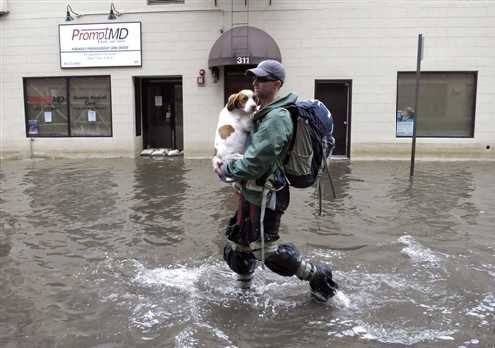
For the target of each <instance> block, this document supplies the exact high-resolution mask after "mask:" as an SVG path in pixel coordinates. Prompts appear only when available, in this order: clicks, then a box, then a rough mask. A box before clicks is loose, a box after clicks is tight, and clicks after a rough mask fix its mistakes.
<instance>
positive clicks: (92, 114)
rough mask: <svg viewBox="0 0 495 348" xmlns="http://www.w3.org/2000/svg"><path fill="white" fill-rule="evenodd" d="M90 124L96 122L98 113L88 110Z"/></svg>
mask: <svg viewBox="0 0 495 348" xmlns="http://www.w3.org/2000/svg"><path fill="white" fill-rule="evenodd" d="M88 122H96V111H94V110H88Z"/></svg>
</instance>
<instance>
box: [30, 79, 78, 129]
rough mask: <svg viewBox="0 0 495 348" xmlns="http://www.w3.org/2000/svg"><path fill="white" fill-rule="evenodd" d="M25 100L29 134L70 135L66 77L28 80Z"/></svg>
mask: <svg viewBox="0 0 495 348" xmlns="http://www.w3.org/2000/svg"><path fill="white" fill-rule="evenodd" d="M25 102H26V116H27V117H26V126H27V134H28V136H30V137H36V136H68V135H69V130H68V112H67V84H66V80H65V78H46V79H29V80H27V81H26V83H25Z"/></svg>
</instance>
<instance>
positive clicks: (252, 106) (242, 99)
mask: <svg viewBox="0 0 495 348" xmlns="http://www.w3.org/2000/svg"><path fill="white" fill-rule="evenodd" d="M234 109H239V110H242V111H244V112H245V113H247V114H250V113H252V112H254V111H255V110H256V101H255V100H254V93H253V91H251V90H250V89H243V90H242V91H240V92H239V93H235V94H232V95H231V96H230V97H229V100H228V101H227V110H229V111H232V110H234Z"/></svg>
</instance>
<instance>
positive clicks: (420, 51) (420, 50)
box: [409, 34, 423, 177]
mask: <svg viewBox="0 0 495 348" xmlns="http://www.w3.org/2000/svg"><path fill="white" fill-rule="evenodd" d="M422 59H423V34H419V35H418V57H417V64H416V96H415V101H414V118H413V134H412V150H411V171H410V173H409V176H411V177H413V176H414V161H415V158H416V124H417V122H418V105H419V79H420V76H421V60H422Z"/></svg>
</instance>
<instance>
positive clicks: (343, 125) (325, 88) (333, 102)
mask: <svg viewBox="0 0 495 348" xmlns="http://www.w3.org/2000/svg"><path fill="white" fill-rule="evenodd" d="M351 96H352V80H316V83H315V98H316V99H319V100H320V101H322V102H323V104H325V105H326V107H327V108H328V109H329V110H330V112H331V113H332V117H333V122H334V130H333V136H334V137H335V144H336V146H335V149H334V151H333V154H334V155H337V156H346V157H349V155H350V146H351V142H350V134H351V133H350V131H351Z"/></svg>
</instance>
